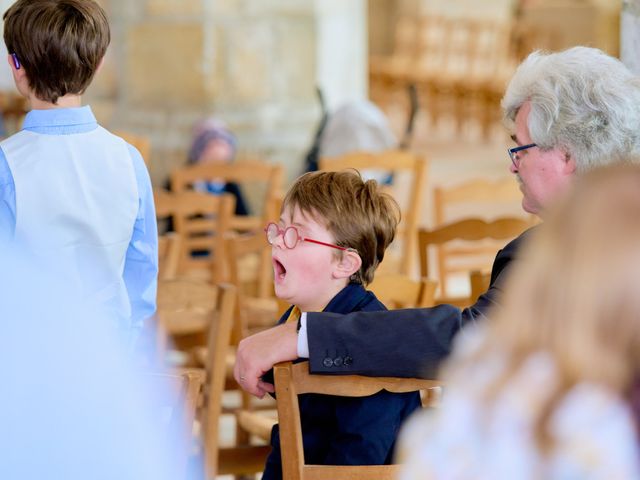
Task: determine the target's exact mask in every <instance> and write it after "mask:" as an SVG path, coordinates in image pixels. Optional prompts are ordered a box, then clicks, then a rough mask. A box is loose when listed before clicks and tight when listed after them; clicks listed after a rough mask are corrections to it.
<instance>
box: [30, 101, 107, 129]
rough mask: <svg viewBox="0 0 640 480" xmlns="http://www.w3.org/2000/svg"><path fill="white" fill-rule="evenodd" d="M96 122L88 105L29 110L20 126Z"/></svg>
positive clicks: (53, 125) (56, 125)
mask: <svg viewBox="0 0 640 480" xmlns="http://www.w3.org/2000/svg"><path fill="white" fill-rule="evenodd" d="M93 123H97V121H96V117H95V116H94V115H93V112H92V111H91V107H90V106H89V105H85V106H84V107H77V108H52V109H49V110H31V111H30V112H29V113H27V116H26V117H25V119H24V123H23V126H22V128H23V129H24V130H29V129H33V128H39V127H58V126H60V127H63V126H70V125H85V124H93Z"/></svg>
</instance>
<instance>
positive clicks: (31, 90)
mask: <svg viewBox="0 0 640 480" xmlns="http://www.w3.org/2000/svg"><path fill="white" fill-rule="evenodd" d="M3 18H4V41H5V44H6V46H7V50H8V52H9V57H8V61H9V67H10V68H11V72H12V74H13V79H14V81H15V84H16V87H17V89H18V91H19V92H20V93H21V94H22V95H23V96H24V97H26V98H27V99H28V100H29V103H30V105H31V111H30V112H29V113H28V114H27V116H26V118H25V120H24V124H23V128H22V130H21V131H20V132H18V133H16V134H15V135H13V136H11V137H9V138H7V139H6V140H4V141H3V142H2V143H0V241H2V240H5V241H13V242H16V243H17V244H18V245H19V246H21V247H23V248H25V249H26V250H27V251H28V252H30V253H33V254H34V255H35V257H36V258H37V259H38V261H39V262H40V263H41V264H42V265H43V266H44V265H47V266H50V267H51V268H53V269H55V270H58V271H59V272H61V273H63V274H64V275H65V279H66V281H67V283H69V284H70V285H72V286H73V287H75V288H77V291H78V292H79V293H80V295H81V298H83V299H84V300H87V301H91V302H95V303H97V304H99V305H101V306H103V307H104V308H105V309H106V310H107V311H109V312H110V313H111V314H112V315H113V316H114V317H115V318H117V319H118V320H119V321H120V324H121V326H122V327H123V330H124V331H125V332H129V331H136V330H138V329H139V328H140V327H141V326H142V322H143V321H144V320H145V319H146V318H148V317H150V316H151V315H152V314H153V313H154V311H155V307H156V285H157V280H156V277H157V273H158V250H157V241H158V240H157V228H156V219H155V212H154V207H153V194H152V190H151V181H150V179H149V174H148V172H147V170H146V167H145V165H144V162H143V160H142V157H141V156H140V153H139V152H138V151H137V150H136V149H135V148H134V147H132V146H131V145H128V144H127V143H125V141H124V140H122V139H121V138H119V137H116V136H115V135H112V134H111V133H109V132H108V131H107V130H105V129H104V128H102V127H100V126H99V125H98V123H97V121H96V119H95V117H94V115H93V113H92V111H91V108H90V107H89V106H82V101H81V96H82V94H83V93H84V91H85V90H86V89H87V87H88V86H89V84H90V83H91V81H92V80H93V77H94V75H95V74H96V73H97V71H98V70H99V69H100V66H101V64H102V61H103V58H104V55H105V52H106V50H107V46H108V45H109V41H110V31H109V23H108V21H107V18H106V15H105V12H104V10H103V9H102V8H101V7H100V6H99V5H98V4H97V3H96V2H95V1H93V0H18V1H17V2H15V3H14V4H13V5H12V6H11V7H10V8H9V9H8V10H7V11H6V12H5V14H4V17H3ZM90 320H91V319H87V321H90Z"/></svg>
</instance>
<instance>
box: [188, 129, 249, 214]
mask: <svg viewBox="0 0 640 480" xmlns="http://www.w3.org/2000/svg"><path fill="white" fill-rule="evenodd" d="M193 131H194V133H193V140H192V142H191V147H190V148H189V153H188V155H187V165H203V164H222V165H224V164H228V163H231V162H233V160H234V159H235V156H236V147H237V142H236V137H235V136H234V135H233V133H231V132H230V131H229V130H228V129H227V127H226V126H225V125H224V124H223V123H222V122H220V121H218V120H216V119H214V118H207V119H205V120H203V121H201V122H199V123H198V124H197V125H196V126H195V127H194V129H193ZM193 188H194V190H196V191H198V192H203V193H212V194H214V195H220V194H222V193H230V194H232V195H233V196H234V197H235V198H236V210H235V214H236V215H248V214H249V209H248V207H247V203H246V201H245V199H244V196H243V194H242V191H241V190H240V186H239V185H238V184H237V183H234V182H225V181H224V179H222V178H221V179H219V180H214V181H205V180H201V181H199V182H196V183H195V184H194V185H193Z"/></svg>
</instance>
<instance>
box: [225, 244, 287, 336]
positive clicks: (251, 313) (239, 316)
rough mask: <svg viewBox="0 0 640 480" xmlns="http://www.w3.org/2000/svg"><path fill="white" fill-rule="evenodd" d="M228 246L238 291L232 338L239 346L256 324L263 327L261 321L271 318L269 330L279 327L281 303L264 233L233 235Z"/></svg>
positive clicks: (231, 273)
mask: <svg viewBox="0 0 640 480" xmlns="http://www.w3.org/2000/svg"><path fill="white" fill-rule="evenodd" d="M225 242H226V249H225V250H226V258H227V271H228V273H229V283H231V284H232V285H235V287H236V288H237V290H238V302H237V304H236V322H235V323H234V329H233V335H232V344H234V345H235V344H237V343H238V342H239V341H240V340H241V339H242V338H244V337H245V336H247V335H248V334H249V333H250V328H251V325H252V323H254V324H255V323H257V324H261V322H260V319H261V318H257V317H262V316H268V318H267V322H268V323H267V325H266V326H269V327H271V326H273V325H275V323H276V321H277V319H278V318H277V301H276V299H275V296H274V291H273V270H272V266H271V245H269V244H268V243H267V241H266V239H265V236H264V233H263V232H262V231H254V232H249V233H243V234H238V233H236V232H229V233H228V234H227V235H226V238H225Z"/></svg>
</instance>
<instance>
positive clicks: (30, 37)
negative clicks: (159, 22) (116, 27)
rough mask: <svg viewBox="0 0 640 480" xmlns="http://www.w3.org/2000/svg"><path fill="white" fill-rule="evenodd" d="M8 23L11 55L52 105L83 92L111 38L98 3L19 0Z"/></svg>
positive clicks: (38, 94) (6, 30)
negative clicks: (61, 98) (66, 96)
mask: <svg viewBox="0 0 640 480" xmlns="http://www.w3.org/2000/svg"><path fill="white" fill-rule="evenodd" d="M3 19H4V43H5V45H6V46H7V50H8V52H9V53H15V54H16V55H17V56H18V59H19V61H20V64H21V65H22V67H21V68H24V69H25V72H26V74H27V78H28V79H29V87H30V88H31V89H32V90H33V92H34V94H35V96H36V97H37V98H39V99H41V100H44V101H47V102H51V103H56V102H57V101H58V98H59V97H62V96H64V95H66V94H78V95H79V94H82V93H84V91H85V90H86V89H87V87H88V86H89V84H90V83H91V80H92V79H93V76H94V75H95V73H96V71H97V70H98V66H99V65H100V61H101V60H102V58H103V57H104V54H105V52H106V51H107V46H108V45H109V42H110V40H111V34H110V31H109V23H108V21H107V16H106V14H105V12H104V10H103V9H102V8H101V7H100V5H98V4H97V3H96V2H95V1H93V0H18V1H17V2H16V3H14V4H13V5H12V6H11V7H9V9H8V10H7V11H6V12H5V14H4V16H3Z"/></svg>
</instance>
